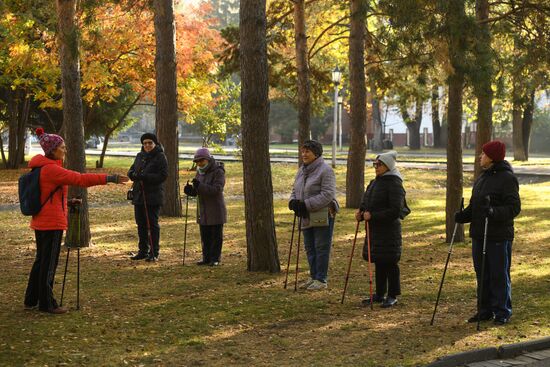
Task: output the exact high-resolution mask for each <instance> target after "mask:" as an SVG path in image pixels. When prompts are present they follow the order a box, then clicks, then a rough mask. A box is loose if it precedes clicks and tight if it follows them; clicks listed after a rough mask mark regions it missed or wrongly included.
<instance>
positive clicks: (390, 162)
mask: <svg viewBox="0 0 550 367" xmlns="http://www.w3.org/2000/svg"><path fill="white" fill-rule="evenodd" d="M376 159H378V160H379V161H380V162H382V163H384V165H385V166H386V167H388V169H389V170H390V171H391V170H392V169H394V168H395V161H396V160H397V152H396V151H395V150H390V151H389V152H386V153H382V154H380V155H379V156H377V157H376Z"/></svg>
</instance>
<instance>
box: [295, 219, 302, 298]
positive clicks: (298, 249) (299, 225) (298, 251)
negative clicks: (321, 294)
mask: <svg viewBox="0 0 550 367" xmlns="http://www.w3.org/2000/svg"><path fill="white" fill-rule="evenodd" d="M301 234H302V217H300V219H298V243H297V244H296V277H295V278H294V292H296V291H297V290H298V268H299V265H300V235H301Z"/></svg>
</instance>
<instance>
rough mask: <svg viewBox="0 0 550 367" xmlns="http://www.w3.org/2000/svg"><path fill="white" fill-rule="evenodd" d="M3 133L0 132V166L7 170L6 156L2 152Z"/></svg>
mask: <svg viewBox="0 0 550 367" xmlns="http://www.w3.org/2000/svg"><path fill="white" fill-rule="evenodd" d="M2 133H3V131H0V153H1V154H2V164H3V165H4V168H6V169H7V168H8V160H7V159H6V154H5V152H4V139H2Z"/></svg>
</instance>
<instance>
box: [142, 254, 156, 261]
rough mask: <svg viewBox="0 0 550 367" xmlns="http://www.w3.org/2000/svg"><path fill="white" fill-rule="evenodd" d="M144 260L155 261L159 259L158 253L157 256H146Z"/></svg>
mask: <svg viewBox="0 0 550 367" xmlns="http://www.w3.org/2000/svg"><path fill="white" fill-rule="evenodd" d="M145 261H149V262H157V261H159V257H158V255H157V256H151V255H150V256H148V257H147V259H145Z"/></svg>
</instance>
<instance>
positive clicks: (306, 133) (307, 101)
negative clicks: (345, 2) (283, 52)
mask: <svg viewBox="0 0 550 367" xmlns="http://www.w3.org/2000/svg"><path fill="white" fill-rule="evenodd" d="M294 37H295V40H296V71H297V92H298V95H297V100H298V147H301V146H302V145H303V144H304V142H305V141H306V140H308V139H309V137H310V122H311V92H310V82H309V65H308V58H307V50H308V49H307V31H306V19H305V6H304V0H296V1H295V2H294ZM298 162H299V164H301V162H302V160H301V159H300V150H299V149H298Z"/></svg>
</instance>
